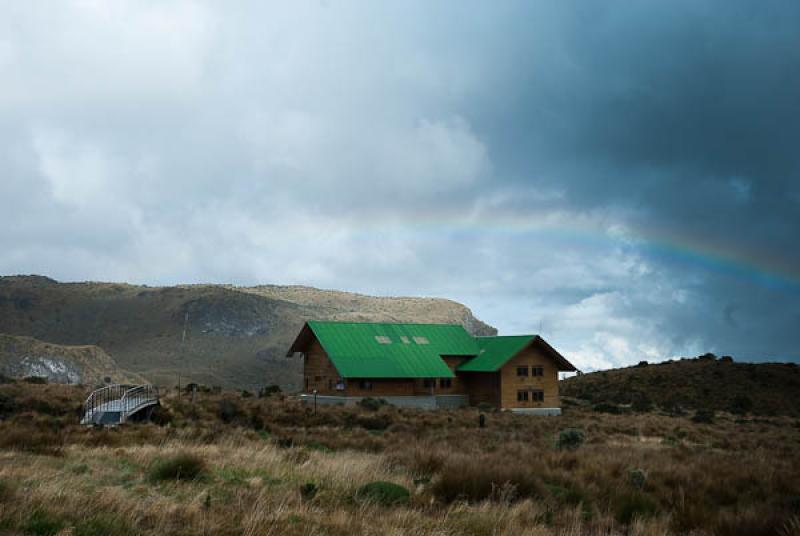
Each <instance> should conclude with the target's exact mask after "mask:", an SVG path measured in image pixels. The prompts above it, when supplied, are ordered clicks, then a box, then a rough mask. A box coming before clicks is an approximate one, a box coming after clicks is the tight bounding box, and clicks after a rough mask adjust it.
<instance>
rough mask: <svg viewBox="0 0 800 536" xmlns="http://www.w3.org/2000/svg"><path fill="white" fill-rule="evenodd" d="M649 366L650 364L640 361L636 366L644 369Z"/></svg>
mask: <svg viewBox="0 0 800 536" xmlns="http://www.w3.org/2000/svg"><path fill="white" fill-rule="evenodd" d="M649 364H650V363H648V362H647V361H639V363H638V364H637V365H636V367H637V368H642V367H646V366H647V365H649Z"/></svg>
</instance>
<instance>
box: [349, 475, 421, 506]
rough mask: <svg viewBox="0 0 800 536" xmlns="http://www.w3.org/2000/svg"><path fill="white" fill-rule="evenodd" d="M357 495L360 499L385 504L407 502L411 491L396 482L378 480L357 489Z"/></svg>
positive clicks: (392, 504)
mask: <svg viewBox="0 0 800 536" xmlns="http://www.w3.org/2000/svg"><path fill="white" fill-rule="evenodd" d="M355 497H356V499H357V500H360V501H370V502H374V503H376V504H380V505H383V506H394V505H398V504H407V503H408V502H409V501H410V500H411V493H409V491H408V490H407V489H406V488H404V487H403V486H401V485H399V484H395V483H394V482H385V481H377V482H370V483H369V484H364V485H363V486H361V487H360V488H358V489H357V490H356V494H355Z"/></svg>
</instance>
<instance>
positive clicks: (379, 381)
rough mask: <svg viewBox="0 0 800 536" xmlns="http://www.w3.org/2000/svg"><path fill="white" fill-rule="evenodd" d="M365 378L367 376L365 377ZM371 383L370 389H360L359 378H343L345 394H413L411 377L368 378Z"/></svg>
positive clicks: (373, 395) (378, 396)
mask: <svg viewBox="0 0 800 536" xmlns="http://www.w3.org/2000/svg"><path fill="white" fill-rule="evenodd" d="M365 379H367V378H365ZM368 381H369V382H370V383H371V384H372V389H362V388H361V380H360V379H359V378H347V380H345V383H346V386H347V387H346V389H345V392H344V393H340V394H346V395H347V396H369V397H372V398H381V397H382V396H413V395H414V394H415V385H414V380H413V379H412V378H374V379H368Z"/></svg>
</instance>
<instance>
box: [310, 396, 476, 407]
mask: <svg viewBox="0 0 800 536" xmlns="http://www.w3.org/2000/svg"><path fill="white" fill-rule="evenodd" d="M299 398H300V400H302V401H303V402H304V403H306V404H313V403H314V395H308V394H301V395H300V396H299ZM364 398H367V397H363V396H330V395H317V404H318V405H320V406H353V405H355V404H357V403H358V402H359V401H360V400H363V399H364ZM373 398H380V399H381V400H385V401H386V402H388V403H389V404H392V405H393V406H397V407H401V408H417V409H456V408H462V407H465V406H467V405H469V397H468V396H467V395H437V396H381V397H373Z"/></svg>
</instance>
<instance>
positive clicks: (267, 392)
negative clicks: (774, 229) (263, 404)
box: [258, 384, 281, 398]
mask: <svg viewBox="0 0 800 536" xmlns="http://www.w3.org/2000/svg"><path fill="white" fill-rule="evenodd" d="M280 392H281V388H280V386H279V385H275V384H272V385H267V386H266V387H262V388H261V389H259V391H258V397H259V398H262V397H267V396H272V395H275V394H278V393H280Z"/></svg>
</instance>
